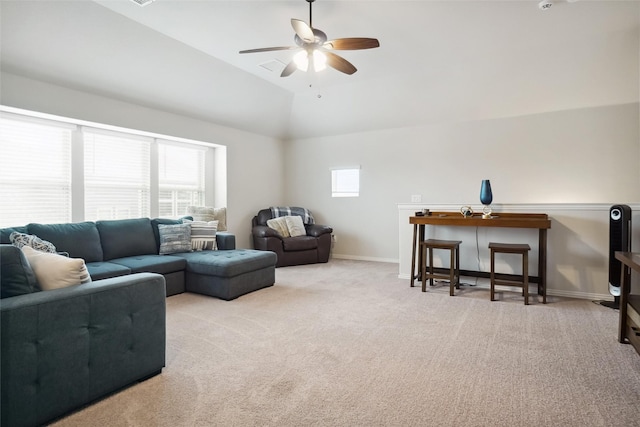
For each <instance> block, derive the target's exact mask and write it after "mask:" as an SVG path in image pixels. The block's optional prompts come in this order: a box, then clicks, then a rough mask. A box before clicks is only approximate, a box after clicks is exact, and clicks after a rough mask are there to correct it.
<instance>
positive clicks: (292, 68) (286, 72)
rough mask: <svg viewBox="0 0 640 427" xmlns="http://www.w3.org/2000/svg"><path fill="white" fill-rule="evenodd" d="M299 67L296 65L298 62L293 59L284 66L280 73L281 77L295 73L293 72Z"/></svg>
mask: <svg viewBox="0 0 640 427" xmlns="http://www.w3.org/2000/svg"><path fill="white" fill-rule="evenodd" d="M297 68H298V67H297V66H296V63H295V62H294V61H291V62H289V63H288V64H287V66H286V67H284V70H282V74H280V77H287V76H290V75H291V74H293V72H294V71H295V70H296V69H297Z"/></svg>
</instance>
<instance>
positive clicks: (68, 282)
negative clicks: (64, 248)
mask: <svg viewBox="0 0 640 427" xmlns="http://www.w3.org/2000/svg"><path fill="white" fill-rule="evenodd" d="M22 252H23V253H24V255H25V257H26V258H27V260H28V261H29V264H30V265H31V268H32V269H33V272H34V273H35V275H36V279H37V280H38V283H39V284H40V287H41V288H42V290H43V291H50V290H52V289H60V288H66V287H67V286H73V285H80V284H82V283H89V282H91V276H89V272H88V271H87V267H86V266H85V264H84V260H83V259H81V258H67V257H65V256H62V255H58V254H52V253H47V252H40V251H37V250H35V249H33V248H32V247H30V246H24V247H23V248H22Z"/></svg>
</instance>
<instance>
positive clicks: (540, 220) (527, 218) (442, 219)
mask: <svg viewBox="0 0 640 427" xmlns="http://www.w3.org/2000/svg"><path fill="white" fill-rule="evenodd" d="M409 223H410V224H418V225H449V226H457V227H465V226H468V227H511V228H538V229H547V228H551V220H550V219H549V216H548V215H547V214H537V213H536V214H533V213H507V212H498V213H495V214H493V215H492V217H491V218H487V219H484V218H482V214H473V215H472V216H469V217H464V216H462V214H461V213H460V212H438V211H435V212H431V213H430V215H427V216H411V217H410V218H409Z"/></svg>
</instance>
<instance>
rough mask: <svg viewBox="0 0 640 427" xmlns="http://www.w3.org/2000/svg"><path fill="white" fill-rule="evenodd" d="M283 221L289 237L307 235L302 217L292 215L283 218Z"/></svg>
mask: <svg viewBox="0 0 640 427" xmlns="http://www.w3.org/2000/svg"><path fill="white" fill-rule="evenodd" d="M284 219H285V221H286V222H287V228H288V229H289V234H290V235H291V237H296V236H306V235H307V230H306V229H305V228H304V223H303V222H302V217H299V216H298V215H292V216H285V217H284Z"/></svg>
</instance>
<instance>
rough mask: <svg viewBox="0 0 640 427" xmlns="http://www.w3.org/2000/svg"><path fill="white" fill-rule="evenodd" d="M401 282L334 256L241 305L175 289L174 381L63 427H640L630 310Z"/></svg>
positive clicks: (280, 275) (132, 391)
mask: <svg viewBox="0 0 640 427" xmlns="http://www.w3.org/2000/svg"><path fill="white" fill-rule="evenodd" d="M397 275H398V271H397V265H396V264H386V263H373V262H362V261H347V260H332V261H330V262H329V263H328V264H320V265H309V266H300V267H287V268H280V269H278V270H277V271H276V285H275V286H273V287H270V288H268V289H263V290H260V291H258V292H253V293H251V294H249V295H245V296H242V297H240V298H238V299H236V300H234V301H230V302H227V301H221V300H218V299H215V298H211V297H206V296H202V295H196V294H189V293H187V294H181V295H176V296H172V297H170V298H168V299H167V366H166V368H165V369H164V370H163V372H162V374H161V375H158V376H156V377H153V378H151V379H149V380H147V381H144V382H142V383H140V384H137V385H134V386H132V387H130V388H127V389H125V390H123V391H121V392H119V393H117V394H114V395H112V396H110V397H108V398H106V399H104V400H101V401H99V402H97V403H95V404H93V405H91V406H89V407H87V408H85V409H83V410H81V411H79V412H77V413H75V414H72V415H70V416H68V417H67V418H64V419H62V420H60V421H59V422H58V423H56V425H58V426H93V425H95V426H625V427H629V426H640V356H639V355H638V354H637V353H636V352H635V350H634V349H633V348H632V347H631V346H630V345H623V344H620V343H618V342H617V328H618V323H617V322H618V312H617V311H615V310H612V309H609V308H606V307H603V306H600V305H597V304H594V303H593V302H591V301H586V300H572V299H563V298H557V297H549V303H548V304H546V305H543V304H542V303H539V302H537V298H533V304H532V305H529V306H525V305H524V304H523V302H522V297H521V296H520V295H519V294H518V293H517V292H503V293H501V294H500V297H501V300H500V301H495V302H490V301H489V291H488V290H487V289H482V288H480V287H471V286H465V287H463V289H461V290H460V291H458V292H459V294H458V295H456V296H455V297H450V296H449V295H448V287H447V286H448V285H440V286H435V287H433V288H430V289H428V292H426V293H422V292H421V290H420V288H419V287H415V288H410V287H409V285H408V280H400V279H398V278H397Z"/></svg>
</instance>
